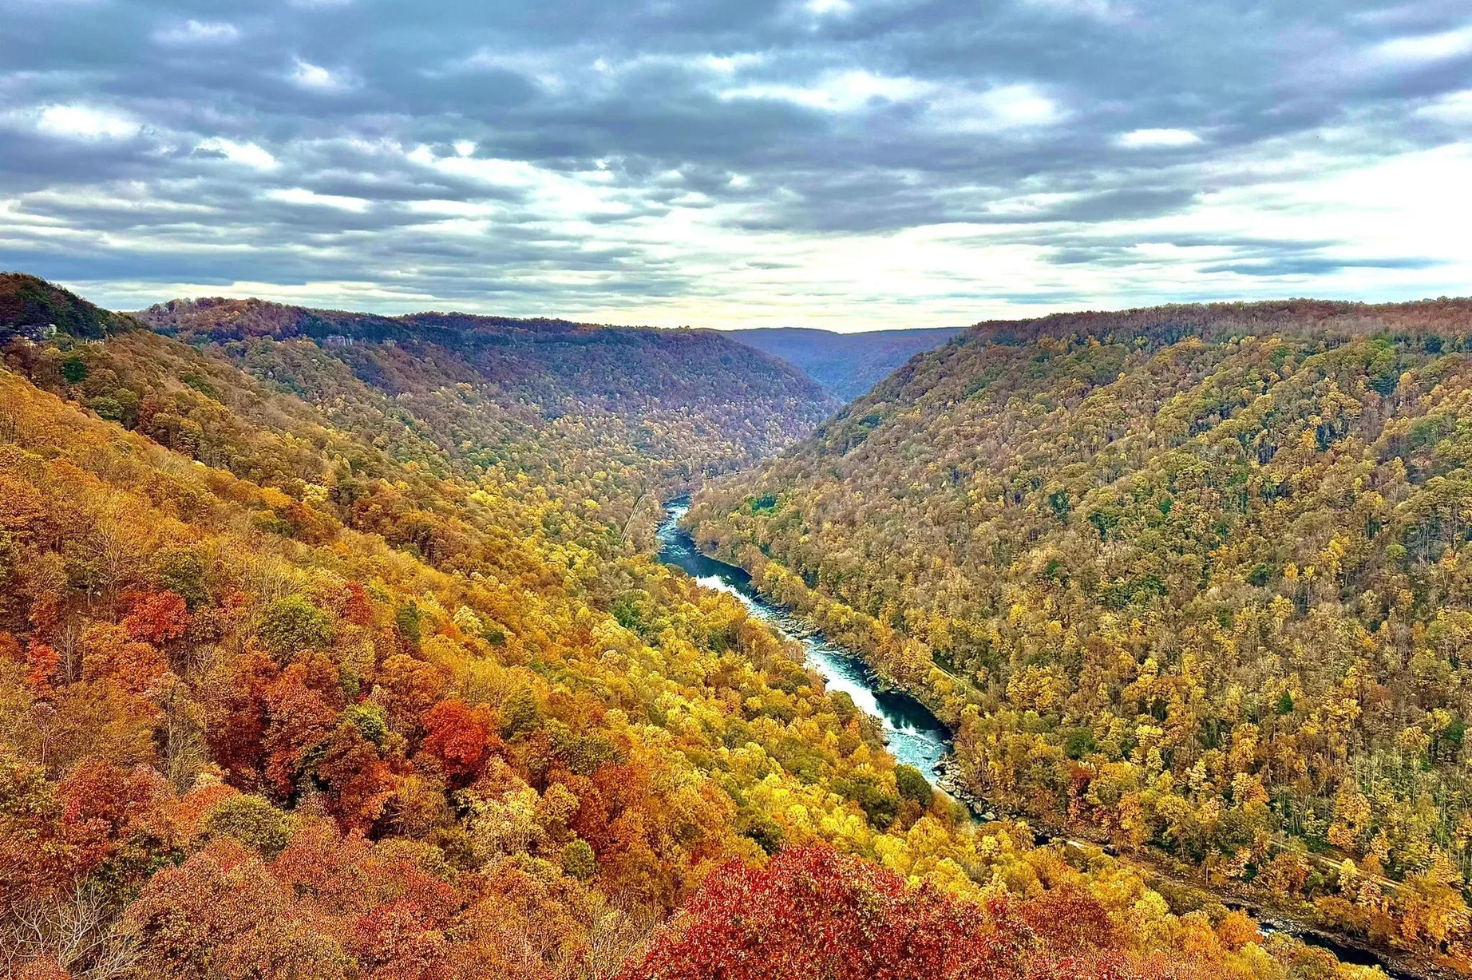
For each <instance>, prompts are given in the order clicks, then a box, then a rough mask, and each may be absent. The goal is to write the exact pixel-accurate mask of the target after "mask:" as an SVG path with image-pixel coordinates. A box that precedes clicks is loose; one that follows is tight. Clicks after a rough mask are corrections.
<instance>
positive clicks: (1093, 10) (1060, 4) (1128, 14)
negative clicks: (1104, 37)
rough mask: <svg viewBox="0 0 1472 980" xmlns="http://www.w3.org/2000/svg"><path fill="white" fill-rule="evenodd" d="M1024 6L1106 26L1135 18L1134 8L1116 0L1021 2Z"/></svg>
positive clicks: (1030, 0)
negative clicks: (1081, 18)
mask: <svg viewBox="0 0 1472 980" xmlns="http://www.w3.org/2000/svg"><path fill="white" fill-rule="evenodd" d="M1022 3H1023V5H1024V6H1027V7H1032V8H1035V9H1039V10H1047V11H1052V12H1054V13H1060V14H1067V15H1069V16H1073V17H1085V18H1088V19H1089V20H1097V21H1100V22H1102V23H1106V24H1113V23H1119V22H1121V21H1126V20H1129V19H1131V18H1132V17H1134V16H1135V12H1136V11H1135V8H1134V7H1133V6H1132V5H1130V4H1128V3H1120V2H1117V0H1022Z"/></svg>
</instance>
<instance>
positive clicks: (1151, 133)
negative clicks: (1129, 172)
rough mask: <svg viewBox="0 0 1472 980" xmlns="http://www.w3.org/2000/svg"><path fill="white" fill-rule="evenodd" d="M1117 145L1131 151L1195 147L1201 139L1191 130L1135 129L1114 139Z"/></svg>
mask: <svg viewBox="0 0 1472 980" xmlns="http://www.w3.org/2000/svg"><path fill="white" fill-rule="evenodd" d="M1114 142H1115V144H1117V145H1119V146H1122V147H1125V148H1126V149H1130V150H1143V149H1156V148H1170V147H1178V146H1195V145H1196V144H1197V143H1200V142H1201V137H1200V136H1197V135H1196V134H1195V133H1193V132H1191V131H1190V130H1189V129H1133V130H1130V131H1129V132H1128V133H1121V134H1119V135H1118V136H1116V137H1115V138H1114Z"/></svg>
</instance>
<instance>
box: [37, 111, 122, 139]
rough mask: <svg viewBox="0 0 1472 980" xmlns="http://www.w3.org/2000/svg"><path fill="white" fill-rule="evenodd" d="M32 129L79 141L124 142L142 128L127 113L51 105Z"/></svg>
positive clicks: (40, 112) (40, 114)
mask: <svg viewBox="0 0 1472 980" xmlns="http://www.w3.org/2000/svg"><path fill="white" fill-rule="evenodd" d="M35 126H36V128H37V129H38V130H40V131H41V132H43V133H45V134H47V135H49V136H60V137H63V138H66V139H80V140H126V139H132V138H133V137H135V136H137V135H138V134H139V133H140V132H141V131H142V129H143V127H142V125H141V124H140V123H139V122H138V121H137V120H136V119H134V118H133V117H131V116H129V115H127V114H126V113H122V112H118V111H116V110H114V109H105V108H99V107H96V106H88V105H79V104H72V105H50V106H46V107H45V108H43V109H41V110H40V111H39V112H38V113H36V116H35Z"/></svg>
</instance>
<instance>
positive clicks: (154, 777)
mask: <svg viewBox="0 0 1472 980" xmlns="http://www.w3.org/2000/svg"><path fill="white" fill-rule="evenodd" d="M171 796H172V793H171V791H170V789H169V784H168V781H167V780H165V779H164V778H163V776H161V775H160V774H159V773H158V772H157V771H156V770H154V769H153V768H151V767H148V766H138V767H137V768H134V769H120V768H118V767H117V766H113V765H110V764H108V763H106V762H87V763H85V764H83V765H82V766H81V767H80V768H79V769H77V770H76V771H75V772H73V773H72V774H71V775H69V776H67V778H66V779H64V780H62V782H61V784H60V785H59V786H58V787H57V801H58V802H59V803H60V804H61V829H62V833H63V836H64V837H65V838H66V840H67V841H68V843H70V844H71V845H72V846H73V847H75V848H76V849H77V851H76V853H77V855H78V859H79V861H80V862H81V864H82V865H83V866H86V867H95V866H97V865H99V864H101V863H102V862H103V861H105V860H106V859H107V858H108V857H109V856H110V855H112V854H113V853H114V852H115V851H116V850H117V849H118V848H119V847H120V846H121V845H122V843H123V842H124V841H125V840H126V839H127V838H128V837H129V836H130V835H131V834H132V833H134V832H135V831H136V830H138V829H139V828H140V825H143V824H144V823H145V822H146V821H147V820H148V818H149V817H150V816H151V815H152V814H153V813H154V811H155V810H156V809H157V808H158V807H159V805H160V804H162V803H163V802H165V801H166V800H168V799H169V798H170V797H171Z"/></svg>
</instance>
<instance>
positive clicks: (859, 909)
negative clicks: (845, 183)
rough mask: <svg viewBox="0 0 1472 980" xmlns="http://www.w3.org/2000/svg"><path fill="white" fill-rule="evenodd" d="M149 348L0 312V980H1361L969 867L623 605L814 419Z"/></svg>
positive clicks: (732, 618)
mask: <svg viewBox="0 0 1472 980" xmlns="http://www.w3.org/2000/svg"><path fill="white" fill-rule="evenodd" d="M146 319H147V320H148V321H150V322H152V323H153V324H155V325H156V327H157V329H150V328H149V326H148V325H147V324H146V323H145V322H144V321H143V320H140V319H137V318H134V317H131V316H126V315H118V314H112V313H108V312H106V311H103V310H99V309H98V308H96V307H94V306H92V305H90V304H88V303H86V302H85V301H83V300H80V299H79V298H77V297H76V296H74V295H71V294H70V293H68V292H66V291H65V290H62V289H59V288H56V287H54V286H51V285H49V284H47V283H44V282H41V281H40V280H36V279H33V278H30V277H22V276H4V277H0V357H3V364H0V973H4V975H6V976H16V977H22V978H26V980H43V978H44V980H62V978H75V980H111V978H133V977H143V976H148V977H156V978H164V980H199V978H210V980H247V978H252V980H261V978H276V977H281V978H285V977H312V978H325V980H358V978H372V980H391V978H394V980H398V978H435V980H480V978H487V977H511V976H515V977H529V978H538V980H564V978H605V977H615V976H617V977H623V978H628V980H636V978H638V980H643V978H654V977H660V978H676V977H680V978H691V980H695V978H701V980H706V978H709V980H714V978H716V977H723V978H728V980H734V978H747V977H751V978H755V977H758V976H760V977H766V978H777V980H786V978H794V980H795V978H797V977H808V976H831V977H842V978H845V980H846V978H859V977H872V976H896V977H901V976H903V977H918V976H927V977H929V976H937V977H954V978H960V977H975V976H987V977H995V978H1001V980H1012V978H1015V980H1037V978H1044V977H1062V976H1078V977H1100V978H1103V977H1109V978H1121V980H1126V978H1133V980H1153V978H1182V980H1192V978H1198V977H1199V978H1202V980H1205V978H1208V977H1221V976H1234V977H1243V978H1261V980H1283V978H1292V980H1317V978H1324V977H1333V978H1338V980H1364V978H1368V977H1370V976H1371V975H1372V974H1370V973H1369V972H1368V971H1362V970H1359V969H1357V968H1354V967H1349V966H1344V965H1342V964H1338V963H1336V962H1335V961H1334V960H1333V958H1332V957H1330V956H1329V955H1328V954H1327V953H1325V952H1323V951H1321V950H1314V949H1308V948H1306V947H1304V946H1302V945H1301V944H1299V943H1297V942H1296V941H1294V940H1293V939H1291V938H1290V937H1286V936H1282V935H1263V934H1261V933H1259V931H1258V930H1257V928H1256V926H1255V924H1254V923H1252V922H1251V921H1250V920H1249V919H1248V918H1247V917H1246V916H1244V915H1242V914H1241V913H1240V912H1231V911H1228V910H1227V909H1226V908H1224V907H1222V906H1221V905H1219V904H1214V903H1210V902H1200V901H1195V900H1193V899H1189V898H1182V897H1181V896H1177V895H1171V896H1169V899H1168V898H1167V896H1164V895H1162V894H1161V893H1159V892H1157V891H1155V890H1152V889H1151V888H1150V887H1149V886H1147V885H1146V883H1145V881H1144V880H1143V878H1142V877H1141V875H1140V874H1138V873H1137V872H1135V871H1134V870H1131V869H1130V868H1128V867H1126V866H1124V865H1121V864H1119V863H1118V862H1115V861H1113V860H1111V859H1110V858H1109V857H1107V856H1106V855H1104V854H1103V853H1102V852H1100V851H1097V850H1093V849H1085V850H1067V849H1063V848H1058V847H1035V846H1033V838H1032V835H1031V833H1029V832H1028V831H1027V829H1026V828H1025V827H1021V826H1018V825H1016V824H1013V823H1010V822H1004V823H1000V824H996V825H992V826H988V827H985V828H981V827H977V826H974V825H973V824H971V822H970V821H969V820H967V819H966V816H965V814H964V813H963V812H961V811H960V810H959V808H958V807H956V806H955V805H954V804H953V803H952V802H951V801H949V800H947V799H946V798H945V797H944V796H943V795H941V794H937V793H933V792H931V790H930V787H929V786H928V785H927V784H925V782H924V780H923V779H917V777H918V773H916V772H915V771H913V770H906V769H904V768H902V767H897V766H896V765H895V763H894V760H893V758H892V757H891V756H890V755H889V753H888V752H887V751H886V749H885V747H884V745H883V743H882V741H881V740H880V738H879V737H878V731H877V729H876V726H875V724H874V723H873V722H872V720H870V719H868V718H867V717H866V716H864V715H862V714H861V713H859V712H857V711H856V710H855V709H854V706H853V703H852V702H851V701H850V700H848V699H847V698H845V697H840V696H835V695H831V694H830V693H829V692H827V691H825V690H824V688H823V686H822V684H821V682H820V680H819V678H818V677H817V675H816V674H814V673H813V672H812V671H810V670H808V669H806V668H805V667H804V665H803V663H802V660H801V656H800V652H799V651H798V650H797V649H796V647H795V645H793V644H789V643H784V642H783V641H782V640H781V639H780V638H779V637H778V636H777V635H775V634H774V633H772V632H771V631H770V630H769V629H767V628H766V627H764V626H763V625H761V624H760V623H759V622H757V621H755V620H754V619H752V618H750V617H749V616H748V615H747V612H746V610H745V608H744V607H743V606H742V605H741V604H740V603H738V602H737V601H735V600H734V599H732V598H730V597H728V596H724V595H722V594H720V593H717V592H714V591H712V590H708V589H704V588H701V587H700V586H698V585H697V584H696V583H695V582H694V581H693V580H692V579H690V578H689V577H688V576H685V575H682V574H677V573H675V572H672V571H671V570H669V569H667V568H665V567H664V566H662V565H661V564H659V563H658V562H657V561H655V560H654V558H653V556H652V554H651V552H650V550H649V548H648V546H647V544H646V543H644V542H642V541H641V540H640V535H639V534H638V533H636V532H635V529H636V528H637V527H638V526H639V525H640V524H641V522H642V521H643V520H644V517H647V518H648V519H649V524H650V526H651V527H652V521H653V516H654V514H656V513H657V512H658V509H659V502H660V501H659V497H660V496H661V495H663V494H666V493H671V492H674V491H676V490H678V489H680V488H681V487H684V486H688V485H689V482H690V481H691V480H692V479H693V478H695V477H696V476H698V475H701V474H707V473H717V472H720V471H722V470H724V469H729V468H730V467H732V466H734V465H736V464H737V463H739V462H741V461H742V460H745V459H754V458H756V457H757V456H758V455H760V454H763V453H767V452H770V451H772V450H775V449H778V448H780V446H781V445H782V444H783V443H784V442H785V441H786V440H787V439H789V438H794V437H798V436H801V435H802V434H803V432H804V431H805V427H807V426H810V425H811V424H812V421H815V419H816V416H818V415H821V414H822V413H824V412H826V411H827V410H828V409H827V407H826V405H827V403H826V401H825V400H824V398H823V397H822V396H821V393H819V392H816V389H814V388H811V387H803V385H805V384H806V382H804V381H803V380H802V379H801V378H797V379H795V380H794V376H793V375H792V374H790V373H788V369H787V368H785V367H784V366H782V365H778V364H776V363H775V362H773V361H770V360H769V359H766V358H764V357H760V356H759V355H756V354H754V353H751V352H747V351H744V350H741V349H733V348H735V345H734V344H731V345H729V346H727V343H728V342H724V341H721V340H720V339H719V338H718V337H717V338H715V339H711V338H710V337H709V336H706V335H703V334H701V333H699V332H695V333H691V334H680V333H672V334H664V333H660V334H654V333H652V332H651V333H639V332H635V333H634V334H633V335H628V334H626V333H619V332H600V330H599V329H598V328H585V327H572V326H567V325H560V324H546V325H532V324H515V323H512V324H507V323H499V322H486V321H483V320H468V319H465V318H458V317H441V316H433V317H425V318H409V322H406V321H403V320H400V319H398V318H395V319H392V320H384V319H383V318H372V317H360V316H357V315H352V314H327V313H322V312H320V311H304V310H298V309H295V308H287V307H275V306H270V305H268V304H258V303H249V302H246V303H240V304H236V303H235V302H234V301H228V302H221V303H214V304H197V303H196V304H172V305H170V306H167V307H165V308H163V309H162V310H159V309H156V310H154V311H150V312H149V313H148V314H147V315H146ZM160 331H163V332H160ZM166 334H171V335H172V336H170V335H166ZM186 341H187V342H186ZM641 365H643V366H644V368H647V370H643V369H641ZM695 379H705V380H706V381H707V382H708V383H707V384H706V385H704V386H701V385H698V384H696V383H695ZM720 386H724V390H709V389H712V388H716V387H720ZM805 393H806V394H805ZM866 411H867V409H866ZM641 501H642V503H641ZM641 514H642V515H644V516H643V517H641V516H640V515H641Z"/></svg>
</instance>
